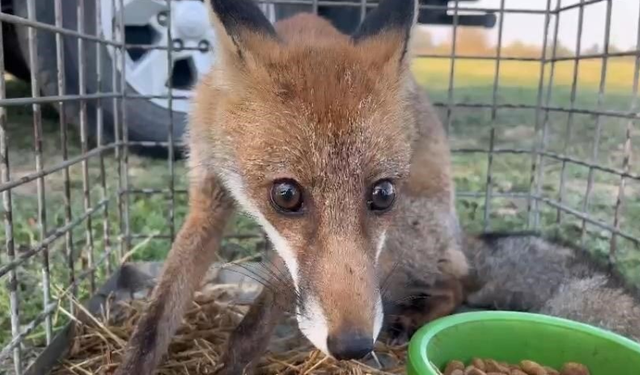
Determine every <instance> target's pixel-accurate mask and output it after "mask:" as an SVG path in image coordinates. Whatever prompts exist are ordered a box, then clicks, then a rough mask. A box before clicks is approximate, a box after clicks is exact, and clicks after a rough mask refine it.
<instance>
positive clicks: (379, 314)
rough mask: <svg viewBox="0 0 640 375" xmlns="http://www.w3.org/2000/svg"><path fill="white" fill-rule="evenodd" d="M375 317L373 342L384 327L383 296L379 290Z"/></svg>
mask: <svg viewBox="0 0 640 375" xmlns="http://www.w3.org/2000/svg"><path fill="white" fill-rule="evenodd" d="M375 314H376V315H375V318H374V321H373V342H374V343H375V342H376V340H377V339H378V335H379V334H380V330H381V329H382V321H383V319H384V311H383V309H382V296H381V295H380V293H379V292H378V300H377V301H376V310H375Z"/></svg>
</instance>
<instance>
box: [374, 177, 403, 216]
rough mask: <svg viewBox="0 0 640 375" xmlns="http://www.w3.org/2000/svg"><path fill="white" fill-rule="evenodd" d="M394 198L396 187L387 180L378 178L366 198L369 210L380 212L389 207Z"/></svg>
mask: <svg viewBox="0 0 640 375" xmlns="http://www.w3.org/2000/svg"><path fill="white" fill-rule="evenodd" d="M395 200H396V189H395V186H394V185H393V183H392V182H391V181H389V180H380V181H378V182H376V183H375V184H374V185H373V187H372V188H371V191H370V192H369V197H368V199H367V206H368V207H369V210H371V211H373V212H376V213H382V212H385V211H387V210H389V209H390V208H391V206H393V203H394V202H395Z"/></svg>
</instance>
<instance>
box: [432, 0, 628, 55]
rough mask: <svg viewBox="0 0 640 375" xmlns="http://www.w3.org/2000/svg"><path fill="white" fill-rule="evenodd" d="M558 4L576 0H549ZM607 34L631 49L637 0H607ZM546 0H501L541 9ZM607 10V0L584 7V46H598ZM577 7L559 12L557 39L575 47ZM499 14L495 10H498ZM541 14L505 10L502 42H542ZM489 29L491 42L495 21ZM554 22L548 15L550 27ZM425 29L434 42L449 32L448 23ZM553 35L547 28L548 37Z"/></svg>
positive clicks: (490, 1) (494, 0)
mask: <svg viewBox="0 0 640 375" xmlns="http://www.w3.org/2000/svg"><path fill="white" fill-rule="evenodd" d="M558 1H561V2H562V3H561V4H562V5H563V6H565V5H571V4H576V3H579V2H580V0H551V4H552V5H551V8H552V9H554V8H555V6H556V4H557V2H558ZM611 1H612V4H613V6H612V12H611V35H610V43H613V44H614V45H615V46H616V47H618V48H620V49H622V50H635V49H636V41H637V38H638V19H639V17H640V0H611ZM459 4H460V5H459V6H460V7H474V8H496V9H499V8H500V0H478V1H474V2H471V3H467V2H466V1H461V2H460V3H459ZM546 7H547V0H505V8H507V9H523V8H524V9H538V10H545V9H546ZM606 14H607V1H606V0H605V1H602V2H599V3H595V4H589V5H587V6H585V7H584V26H583V32H582V46H583V48H584V49H586V48H589V47H591V46H593V45H594V44H598V45H599V46H602V45H603V43H604V39H605V29H606V28H605V25H606ZM578 15H579V11H578V9H577V8H575V9H571V10H568V11H564V12H562V13H561V16H560V27H559V32H558V39H559V40H560V42H561V43H562V44H563V45H565V46H567V47H569V48H570V49H572V50H575V47H576V41H577V30H578ZM498 16H499V14H498ZM544 19H545V16H544V15H537V14H513V13H508V14H506V15H505V18H504V31H503V43H504V44H509V43H510V42H513V41H516V40H520V41H523V42H525V43H527V44H535V45H542V41H543V33H544ZM498 22H499V20H498V21H496V26H495V27H494V28H493V29H491V30H490V31H489V35H490V36H491V40H492V41H493V42H494V43H495V42H496V41H497V40H498V37H497V36H498V25H499V23H498ZM554 25H555V20H554V19H553V18H552V20H551V27H552V29H551V30H553V27H554ZM426 29H427V30H429V32H430V33H431V34H432V36H433V38H434V41H435V42H440V41H442V40H443V39H446V38H447V37H450V36H451V32H452V31H451V30H452V29H451V27H440V26H427V27H426ZM552 36H553V32H552V31H551V32H550V34H549V37H550V38H551V37H552Z"/></svg>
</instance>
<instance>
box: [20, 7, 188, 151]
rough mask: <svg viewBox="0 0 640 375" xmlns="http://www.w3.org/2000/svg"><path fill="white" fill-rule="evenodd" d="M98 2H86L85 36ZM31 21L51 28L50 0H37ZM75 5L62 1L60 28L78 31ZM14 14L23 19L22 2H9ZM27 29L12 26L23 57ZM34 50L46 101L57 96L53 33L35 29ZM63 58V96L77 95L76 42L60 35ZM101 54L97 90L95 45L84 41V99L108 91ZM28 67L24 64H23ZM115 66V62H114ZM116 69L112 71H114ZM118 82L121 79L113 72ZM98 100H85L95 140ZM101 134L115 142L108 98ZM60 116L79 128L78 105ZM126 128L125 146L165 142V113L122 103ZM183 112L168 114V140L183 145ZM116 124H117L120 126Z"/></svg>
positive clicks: (107, 66) (107, 60) (105, 57)
mask: <svg viewBox="0 0 640 375" xmlns="http://www.w3.org/2000/svg"><path fill="white" fill-rule="evenodd" d="M99 1H104V0H85V1H84V4H85V18H86V19H85V33H87V34H91V35H95V34H96V28H97V27H99V25H97V24H96V16H95V14H96V13H95V11H96V10H95V6H96V4H98V3H99ZM35 2H36V19H37V20H38V21H39V22H44V23H47V24H50V25H54V24H55V21H54V15H55V10H54V2H53V1H51V0H36V1H35ZM77 3H78V2H77V0H64V1H62V8H63V27H64V28H65V29H70V30H77V26H78V19H77ZM13 7H14V13H15V14H16V15H18V16H20V17H25V18H26V17H27V2H26V1H24V0H13ZM27 30H28V29H27V28H26V27H23V26H19V27H16V34H17V36H18V44H19V46H20V49H21V50H22V53H23V54H24V56H29V53H28V48H29V47H28V46H29V44H28V34H27V33H28V31H27ZM36 39H37V51H38V79H39V80H40V86H41V90H42V93H43V94H44V95H47V96H53V95H58V82H57V71H58V64H57V61H56V41H55V34H54V33H52V32H49V31H43V30H38V34H37V38H36ZM63 39H64V56H65V61H64V65H65V76H66V82H65V84H66V93H65V94H66V95H77V94H78V93H79V90H78V88H79V85H78V80H79V76H78V73H79V61H78V57H79V55H78V43H77V38H75V37H72V36H64V38H63ZM99 48H101V49H102V51H101V56H102V66H101V71H102V88H99V87H98V82H97V75H96V71H97V70H96V66H97V65H96V59H97V50H96V43H94V42H92V41H88V40H85V42H84V48H83V49H84V51H81V52H82V60H83V63H84V67H85V77H86V78H85V88H86V93H87V94H92V93H98V92H105V93H108V92H113V91H114V89H113V87H112V82H113V79H112V78H113V61H112V59H111V56H110V55H109V53H108V52H107V49H106V47H105V46H103V45H100V46H99ZM27 62H28V59H27ZM116 64H118V65H119V62H116ZM118 65H117V66H118ZM116 74H117V75H118V76H117V77H116V78H117V80H118V82H119V80H120V74H119V73H116ZM127 90H128V92H130V93H135V90H134V89H133V88H132V87H130V86H128V87H127ZM97 104H98V101H96V100H88V101H87V119H88V121H87V128H88V134H89V136H91V137H92V138H93V139H95V137H96V135H97V124H96V108H97V107H98V105H97ZM102 109H103V118H104V132H103V136H104V137H105V139H106V140H109V141H113V140H114V139H115V137H114V129H113V122H114V115H115V113H114V111H113V99H103V100H102ZM64 110H65V116H66V118H67V119H68V121H69V122H70V123H72V124H74V125H76V126H79V125H80V119H79V117H80V103H79V102H78V101H68V102H66V103H65V105H64ZM125 113H126V123H127V125H128V136H129V140H130V141H148V142H166V141H167V140H168V134H169V132H168V123H169V118H170V111H169V110H168V109H165V108H162V107H160V106H158V105H156V104H154V103H153V102H151V101H150V100H148V99H127V100H126V104H125ZM186 117H187V116H186V114H185V113H180V112H176V111H174V112H173V139H174V142H180V141H182V136H183V134H184V132H185V128H186V122H187V118H186ZM119 123H120V125H122V122H121V121H119ZM132 150H133V151H136V152H142V153H144V154H147V155H158V156H161V155H166V149H164V148H158V147H156V148H147V147H145V148H132ZM176 151H177V152H176V156H177V157H178V156H180V154H181V153H180V152H179V151H181V150H178V149H177V148H176Z"/></svg>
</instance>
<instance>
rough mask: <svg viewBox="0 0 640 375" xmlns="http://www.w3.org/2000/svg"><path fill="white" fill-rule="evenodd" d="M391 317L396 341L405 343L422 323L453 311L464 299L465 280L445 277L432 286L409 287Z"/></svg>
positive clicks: (391, 326)
mask: <svg viewBox="0 0 640 375" xmlns="http://www.w3.org/2000/svg"><path fill="white" fill-rule="evenodd" d="M409 293H410V295H409V296H408V297H407V298H405V299H404V300H403V302H402V303H399V304H398V305H397V306H396V307H395V309H396V312H397V314H394V315H393V316H392V319H391V321H390V334H391V338H392V339H393V341H394V342H397V343H404V342H406V341H408V340H409V339H410V338H411V336H413V334H414V333H415V332H416V330H418V329H419V328H420V327H422V326H423V325H425V324H427V323H430V322H432V321H434V320H436V319H438V318H441V317H444V316H447V315H450V314H452V313H453V312H454V311H455V310H456V309H457V308H458V307H459V306H460V305H461V304H462V301H463V299H464V295H463V287H462V284H461V283H460V282H459V281H458V280H456V279H454V278H446V279H445V278H442V279H439V280H437V281H436V282H435V284H434V285H432V286H427V287H424V288H420V289H418V290H416V289H415V288H412V289H410V290H409Z"/></svg>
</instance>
